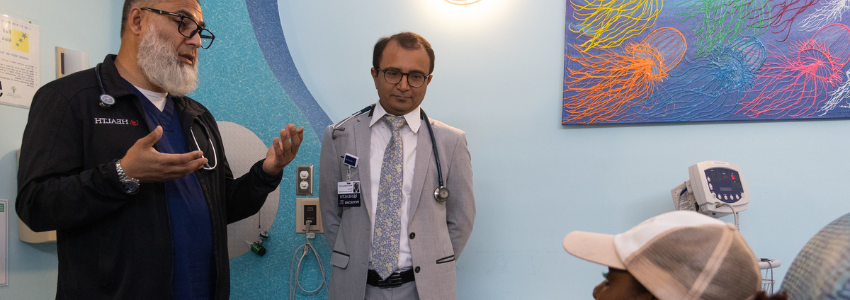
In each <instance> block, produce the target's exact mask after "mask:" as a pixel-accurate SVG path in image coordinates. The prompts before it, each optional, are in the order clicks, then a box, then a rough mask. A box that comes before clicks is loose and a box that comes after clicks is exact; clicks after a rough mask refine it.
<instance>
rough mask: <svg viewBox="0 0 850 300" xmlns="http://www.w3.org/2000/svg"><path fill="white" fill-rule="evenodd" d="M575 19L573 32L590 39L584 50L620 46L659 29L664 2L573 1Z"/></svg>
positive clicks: (623, 0) (583, 44) (641, 0)
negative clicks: (657, 21)
mask: <svg viewBox="0 0 850 300" xmlns="http://www.w3.org/2000/svg"><path fill="white" fill-rule="evenodd" d="M570 5H572V7H573V9H574V13H573V18H574V19H575V20H577V21H579V22H581V23H579V24H571V25H570V26H569V29H570V31H572V32H574V33H577V34H579V38H580V39H586V41H584V42H582V43H581V44H580V45H578V46H577V48H578V49H580V50H581V51H587V50H590V49H607V48H614V47H620V45H622V44H623V42H625V41H626V40H628V39H629V38H631V37H632V36H635V35H639V34H642V33H643V31H644V30H647V29H649V28H652V27H653V26H655V20H656V19H657V18H658V13H660V12H661V7H662V6H663V5H664V2H663V0H661V1H660V2H659V0H571V1H570Z"/></svg>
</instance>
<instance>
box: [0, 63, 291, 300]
mask: <svg viewBox="0 0 850 300" xmlns="http://www.w3.org/2000/svg"><path fill="white" fill-rule="evenodd" d="M114 60H115V55H108V56H107V57H106V59H105V60H104V61H103V65H102V66H101V68H100V72H101V74H100V75H101V78H102V79H103V87H104V88H105V90H106V93H107V94H109V95H112V96H113V97H114V98H115V104H114V105H112V107H110V108H108V109H105V108H102V107H100V106H99V104H100V95H101V90H100V87H99V85H98V80H97V77H96V74H95V70H94V69H89V70H85V71H80V72H78V73H75V74H71V75H68V76H66V77H64V78H61V79H58V80H55V81H53V82H50V83H48V84H46V85H45V86H44V87H42V88H40V89H39V90H38V92H37V93H36V94H35V97H34V98H33V101H32V106H31V108H30V113H29V121H28V122H27V126H26V129H25V130H24V137H23V145H22V147H21V160H20V167H19V170H18V196H17V200H16V203H15V209H16V210H17V213H18V216H19V217H20V218H21V220H22V221H23V222H24V223H26V224H27V225H28V226H29V227H30V228H32V229H33V230H35V231H47V230H57V243H58V245H57V248H58V252H59V282H58V287H57V293H56V299H87V300H93V299H172V298H173V294H172V282H173V281H172V280H173V274H174V272H173V263H174V258H173V249H172V248H173V242H172V235H171V224H170V221H169V215H168V204H167V203H166V193H165V184H164V183H142V184H141V186H140V187H139V190H138V192H137V193H135V194H133V195H128V194H126V193H124V192H123V190H122V187H121V183H120V181H119V180H118V174H117V172H116V170H115V162H116V161H117V160H118V159H120V158H122V157H124V155H125V154H126V153H127V150H128V149H130V147H131V146H133V144H134V143H135V142H136V141H137V140H138V139H140V138H142V137H144V136H146V135H148V134H149V133H150V130H149V129H148V126H147V124H146V122H145V117H144V116H145V114H144V110H143V108H142V102H141V100H140V99H139V98H138V97H137V96H136V95H135V94H133V93H132V92H131V91H129V90H128V89H127V88H126V85H125V83H123V82H122V79H121V78H120V75H119V74H118V71H117V69H116V68H115V63H114ZM174 105H175V110H176V111H177V114H178V115H179V117H180V122H181V124H182V126H183V135H184V136H185V137H186V143H187V145H191V146H189V149H194V148H196V146H195V144H194V140H193V139H192V135H191V133H190V132H189V129H190V126H192V127H200V126H199V125H197V123H198V122H193V120H194V119H195V118H198V119H199V120H200V121H201V122H204V124H206V126H207V127H208V129H209V132H210V135H211V136H212V141H213V144H214V146H215V151H216V153H217V154H218V166H217V167H216V168H215V169H214V170H212V171H208V170H204V169H201V170H198V171H196V172H195V175H197V177H198V181H199V182H200V184H201V188H202V189H203V191H204V195H205V196H206V200H207V204H208V206H209V210H210V219H211V221H212V237H213V256H214V259H215V266H214V268H213V271H214V272H215V282H214V294H215V297H214V298H215V299H227V298H228V297H229V296H230V269H229V261H228V255H227V224H228V223H232V222H236V221H238V220H241V219H244V218H246V217H248V216H251V215H253V214H255V213H256V212H257V211H259V210H260V208H261V207H262V205H263V202H265V199H266V197H267V195H268V193H269V192H272V191H273V190H274V189H275V188H277V186H278V184H280V180H281V177H282V175H281V174H279V175H277V176H271V175H268V174H266V173H265V172H264V171H263V169H262V163H263V161H262V160H261V161H259V162H257V163H256V164H254V166H253V167H252V168H251V170H250V171H249V172H248V173H247V174H245V175H244V176H242V177H240V178H238V179H234V178H233V174H232V173H231V171H230V167H229V165H228V164H227V159H226V158H225V153H224V146H223V145H222V143H221V137H220V134H219V130H218V126H217V125H216V122H215V119H214V118H213V116H212V114H210V112H209V111H208V110H207V109H206V108H205V107H204V106H203V105H201V104H200V103H198V102H196V101H194V100H192V99H190V98H188V97H174ZM200 130H201V129H199V128H195V129H194V132H196V133H198V132H201V131H200ZM198 142H199V143H201V144H202V145H201V149H209V146H208V145H206V144H208V143H209V142H208V141H207V139H203V138H200V137H199V138H198ZM207 155H208V156H209V154H207ZM210 163H212V161H211V162H210Z"/></svg>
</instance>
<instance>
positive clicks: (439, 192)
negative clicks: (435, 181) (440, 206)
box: [434, 186, 449, 202]
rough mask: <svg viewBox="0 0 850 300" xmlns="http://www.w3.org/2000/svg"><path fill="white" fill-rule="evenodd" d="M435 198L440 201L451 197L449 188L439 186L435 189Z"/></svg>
mask: <svg viewBox="0 0 850 300" xmlns="http://www.w3.org/2000/svg"><path fill="white" fill-rule="evenodd" d="M434 199H437V201H440V202H445V201H446V200H448V199H449V189H448V188H446V187H444V186H441V187H438V188H437V189H436V190H434Z"/></svg>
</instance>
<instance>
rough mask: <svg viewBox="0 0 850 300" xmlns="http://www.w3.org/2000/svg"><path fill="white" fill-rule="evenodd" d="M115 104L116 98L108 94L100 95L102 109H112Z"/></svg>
mask: <svg viewBox="0 0 850 300" xmlns="http://www.w3.org/2000/svg"><path fill="white" fill-rule="evenodd" d="M114 104H115V98H112V96H110V95H107V94H101V95H100V107H103V108H110V107H112V105H114Z"/></svg>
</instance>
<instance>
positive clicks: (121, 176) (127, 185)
mask: <svg viewBox="0 0 850 300" xmlns="http://www.w3.org/2000/svg"><path fill="white" fill-rule="evenodd" d="M115 171H117V172H118V180H119V181H121V188H122V189H124V192H125V193H127V194H132V193H135V192H136V191H137V190H139V180H138V179H136V178H133V177H130V176H127V174H126V173H124V168H123V167H121V160H120V159H119V160H118V161H116V162H115Z"/></svg>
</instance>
